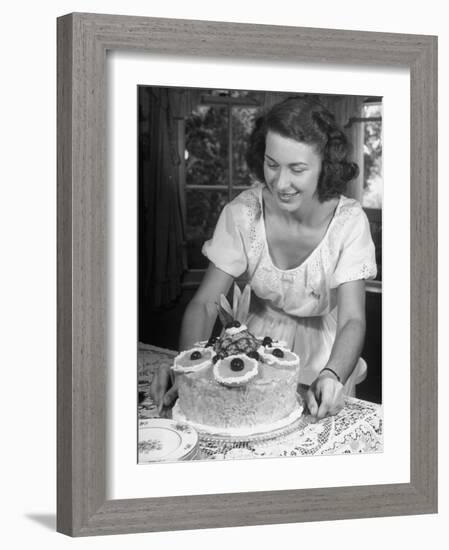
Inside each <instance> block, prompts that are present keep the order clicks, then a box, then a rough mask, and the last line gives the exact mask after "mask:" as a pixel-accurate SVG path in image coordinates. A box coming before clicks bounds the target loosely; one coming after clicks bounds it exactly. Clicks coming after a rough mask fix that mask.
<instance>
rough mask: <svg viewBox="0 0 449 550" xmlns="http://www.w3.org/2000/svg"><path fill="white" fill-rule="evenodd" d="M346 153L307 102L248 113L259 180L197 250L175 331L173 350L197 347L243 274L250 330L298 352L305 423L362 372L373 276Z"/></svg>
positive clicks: (336, 400) (327, 117)
mask: <svg viewBox="0 0 449 550" xmlns="http://www.w3.org/2000/svg"><path fill="white" fill-rule="evenodd" d="M348 152H349V145H348V142H347V139H346V137H345V135H344V133H343V132H342V131H341V129H340V128H339V127H338V126H337V124H336V122H335V119H334V117H333V115H332V114H331V113H329V111H327V110H326V109H325V108H324V107H323V106H322V105H321V104H319V103H317V102H316V101H314V100H312V99H308V98H290V99H287V100H285V101H283V102H282V103H279V104H277V105H275V106H274V107H272V108H271V109H270V111H269V112H268V113H267V114H266V115H264V116H261V117H259V118H258V120H257V121H256V124H255V128H254V131H253V133H252V135H251V137H250V147H249V152H248V157H247V160H248V166H249V168H250V170H251V171H252V173H253V174H254V175H255V177H256V178H257V180H258V182H259V183H257V184H256V185H255V186H254V187H252V188H251V189H248V190H247V191H244V192H242V193H241V194H240V195H239V196H237V197H236V198H235V199H234V200H233V201H232V202H230V203H229V204H228V205H226V206H225V207H224V209H223V211H222V213H221V215H220V218H219V220H218V222H217V226H216V228H215V232H214V235H213V237H212V239H211V240H209V241H207V242H206V243H205V244H204V246H203V254H205V255H206V256H207V257H208V259H209V260H210V264H209V267H208V270H207V272H206V274H205V277H204V279H203V281H202V283H201V286H200V288H199V289H198V291H197V292H196V294H195V296H194V298H193V299H192V301H191V302H190V304H189V305H188V307H187V308H186V311H185V314H184V318H183V322H182V328H181V336H180V350H183V349H187V348H189V347H191V346H192V344H193V343H194V342H197V341H200V340H207V339H208V337H209V336H210V333H211V331H212V327H213V326H214V322H215V319H216V314H217V312H216V305H215V304H216V303H217V302H218V301H219V297H220V295H221V294H227V292H228V291H229V289H230V287H231V285H232V283H233V281H234V279H236V278H237V277H238V278H240V279H242V278H244V279H245V280H246V281H245V282H248V283H249V284H250V285H251V289H252V299H251V309H250V315H249V318H248V322H247V325H248V328H249V330H250V331H251V332H252V333H253V334H255V335H257V336H264V335H267V336H271V337H272V338H276V339H280V340H284V341H286V342H287V344H288V345H289V347H290V348H291V349H292V350H293V351H295V352H296V353H297V354H298V355H299V356H300V359H301V366H302V367H301V373H302V374H301V382H302V383H304V384H307V385H309V386H310V387H309V389H308V391H307V394H306V404H307V407H308V409H309V412H310V414H311V415H312V416H313V417H315V418H316V419H321V418H323V417H324V416H327V415H333V414H337V413H338V412H339V411H340V410H341V408H342V407H343V404H344V395H345V393H349V392H351V391H352V389H353V387H354V384H355V380H356V379H357V378H358V377H360V376H361V375H362V374H363V373H362V370H363V367H365V369H366V365H365V366H364V362H363V360H361V359H359V356H360V352H361V350H362V346H363V341H364V336H365V279H368V278H374V277H375V275H376V263H375V252H374V244H373V242H372V239H371V235H370V230H369V224H368V220H367V218H366V215H365V213H364V212H363V210H362V208H361V206H360V204H359V203H358V202H357V201H355V200H352V199H348V198H347V197H345V196H344V195H343V193H344V191H345V188H346V184H347V183H348V181H350V180H351V179H352V178H354V177H355V176H356V175H357V172H358V168H357V166H356V165H355V164H354V163H351V162H349V161H348V160H347V156H348ZM168 384H169V375H168V373H167V372H166V371H163V372H161V373H160V375H159V376H158V377H157V379H156V380H155V381H154V383H153V385H152V395H153V397H154V399H155V400H156V402H157V403H163V404H164V405H165V406H168V405H170V404H171V403H172V402H173V401H174V398H175V397H176V393H177V390H176V384H174V386H173V387H172V388H171V389H170V390H169V391H168V392H167V393H165V391H166V389H167V387H168ZM164 394H165V395H164Z"/></svg>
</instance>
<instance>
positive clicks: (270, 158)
mask: <svg viewBox="0 0 449 550" xmlns="http://www.w3.org/2000/svg"><path fill="white" fill-rule="evenodd" d="M265 157H266V158H267V159H268V160H271V162H275V163H276V164H278V161H277V160H274V158H273V157H270V155H267V154H266V153H265ZM289 166H307V163H306V162H302V161H299V162H291V163H290V164H289Z"/></svg>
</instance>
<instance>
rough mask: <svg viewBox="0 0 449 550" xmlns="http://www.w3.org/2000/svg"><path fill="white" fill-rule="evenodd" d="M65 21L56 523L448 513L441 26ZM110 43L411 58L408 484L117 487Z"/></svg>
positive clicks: (69, 527)
mask: <svg viewBox="0 0 449 550" xmlns="http://www.w3.org/2000/svg"><path fill="white" fill-rule="evenodd" d="M57 24H58V340H57V341H58V411H57V414H58V445H57V449H58V472H57V475H58V484H57V499H58V504H57V530H58V531H59V532H62V533H65V534H68V535H71V536H86V535H101V534H115V533H134V532H144V531H164V530H180V529H198V528H215V527H231V526H241V525H261V524H274V523H289V522H303V521H317V520H332V519H343V518H363V517H376V516H394V515H406V514H425V513H434V512H436V511H437V38H436V37H434V36H422V35H406V34H387V33H377V32H376V33H374V32H358V31H357V32H356V31H344V30H330V29H310V28H299V27H280V26H270V25H252V24H251V25H249V24H240V23H224V22H209V21H189V20H176V19H159V18H144V17H129V16H118V15H99V14H82V13H74V14H69V15H66V16H63V17H60V18H59V19H58V22H57ZM108 50H134V51H139V52H148V53H170V54H175V55H181V54H185V53H188V54H190V55H194V56H199V57H207V56H218V57H228V58H232V57H234V58H235V57H238V56H245V57H246V58H254V59H256V58H257V59H262V60H273V61H276V60H283V61H285V60H289V61H295V60H296V61H310V62H316V61H320V62H326V63H358V64H366V65H372V64H382V65H389V66H392V67H404V66H405V67H408V68H409V69H410V78H411V89H410V94H411V95H410V99H411V113H410V115H411V136H410V147H411V155H410V158H411V166H410V168H411V212H410V215H411V228H410V231H411V266H410V269H411V272H410V276H411V294H410V304H411V335H410V336H411V339H410V341H411V350H410V356H411V364H410V369H411V371H410V372H411V396H410V397H411V400H410V402H411V407H410V425H411V433H410V457H411V464H410V483H400V484H386V485H368V486H354V487H335V488H319V489H304V490H303V489H301V490H282V491H262V492H242V493H230V494H220V495H218V494H213V495H193V496H174V497H163V498H144V499H128V500H107V499H106V474H105V464H106V454H105V453H106V451H105V448H106V446H105V437H106V404H105V400H106V396H105V393H104V387H105V383H106V372H107V368H108V355H107V347H106V327H107V311H108V309H107V295H106V287H105V285H103V281H104V280H106V275H107V239H108V235H107V223H106V202H107V184H106V160H105V157H106V147H105V131H106V130H105V118H106V114H105V113H106V109H105V94H106V79H105V64H106V63H105V61H106V52H107V51H108Z"/></svg>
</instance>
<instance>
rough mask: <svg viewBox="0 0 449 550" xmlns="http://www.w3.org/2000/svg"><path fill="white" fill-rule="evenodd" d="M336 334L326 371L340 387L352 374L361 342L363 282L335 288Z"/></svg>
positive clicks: (363, 300)
mask: <svg viewBox="0 0 449 550" xmlns="http://www.w3.org/2000/svg"><path fill="white" fill-rule="evenodd" d="M337 306H338V317H337V334H336V336H335V342H334V345H333V347H332V352H331V355H330V357H329V361H328V363H327V365H326V367H329V368H331V369H332V370H334V371H335V372H336V373H337V374H338V375H339V376H340V380H341V381H342V383H343V384H344V383H345V382H346V380H347V379H348V378H349V376H350V375H351V374H352V371H353V370H354V368H355V366H356V364H357V361H358V359H359V357H360V353H361V352H362V348H363V342H364V339H365V328H366V322H365V281H364V280H361V281H351V282H349V283H344V284H342V285H340V286H339V287H338V288H337Z"/></svg>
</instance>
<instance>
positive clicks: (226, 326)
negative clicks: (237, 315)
mask: <svg viewBox="0 0 449 550" xmlns="http://www.w3.org/2000/svg"><path fill="white" fill-rule="evenodd" d="M233 326H234V321H231V322H230V323H226V325H225V328H232V327H233Z"/></svg>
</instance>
